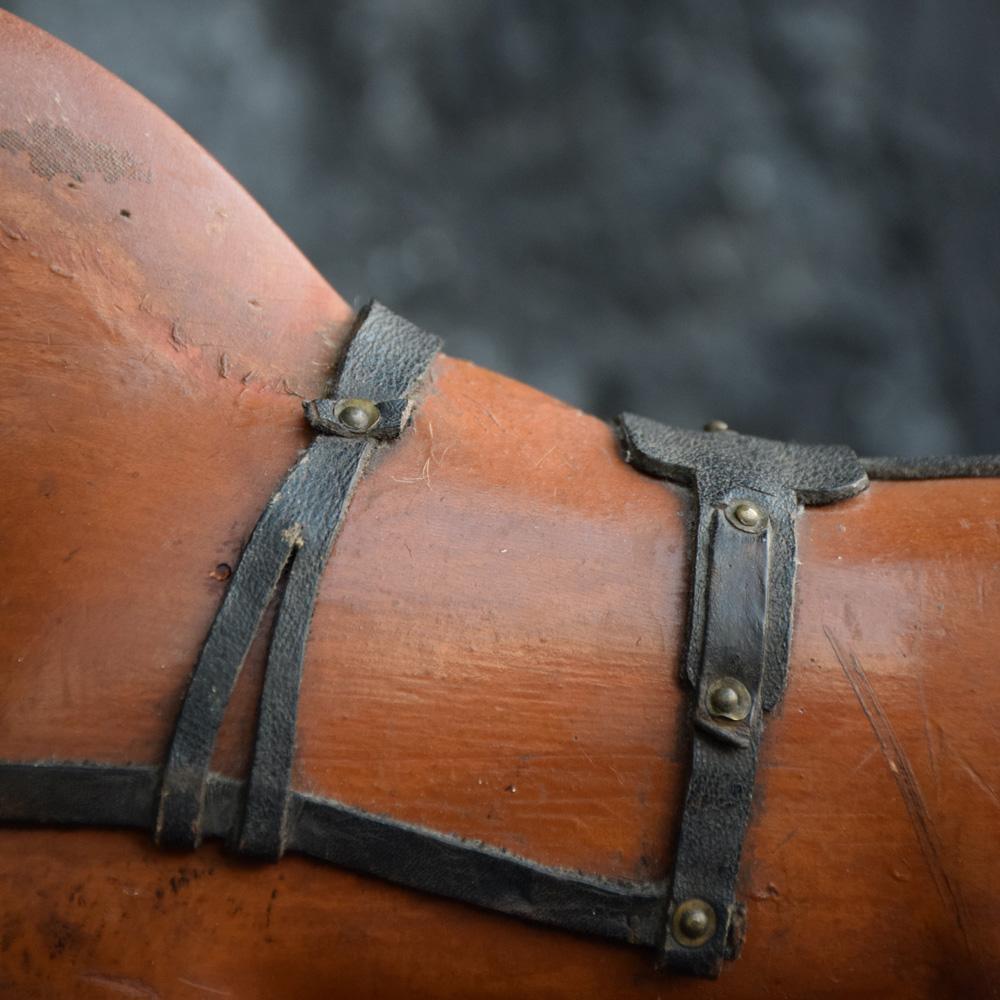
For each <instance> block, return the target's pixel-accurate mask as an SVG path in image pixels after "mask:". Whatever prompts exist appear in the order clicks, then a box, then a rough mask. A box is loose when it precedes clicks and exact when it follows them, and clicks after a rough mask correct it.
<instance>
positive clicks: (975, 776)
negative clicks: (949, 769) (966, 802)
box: [948, 745, 1000, 809]
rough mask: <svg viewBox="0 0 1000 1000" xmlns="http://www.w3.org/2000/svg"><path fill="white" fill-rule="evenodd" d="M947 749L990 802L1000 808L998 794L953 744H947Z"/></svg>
mask: <svg viewBox="0 0 1000 1000" xmlns="http://www.w3.org/2000/svg"><path fill="white" fill-rule="evenodd" d="M948 750H949V751H950V752H951V753H953V754H954V755H955V756H956V757H957V758H958V762H959V764H961V765H962V770H963V771H965V773H966V774H967V775H968V776H969V777H970V778H971V779H972V782H973V784H975V785H977V786H978V787H979V790H980V791H981V792H983V793H984V794H985V795H986V797H987V798H988V799H989V800H990V802H992V803H993V805H995V806H996V807H997V808H998V809H1000V796H998V795H997V793H996V792H995V791H994V790H993V787H992V786H991V785H990V783H989V782H988V781H987V780H986V779H985V778H984V777H983V776H982V775H981V774H980V773H979V772H978V771H977V770H976V769H975V768H974V767H973V766H972V765H971V764H970V763H969V762H968V761H967V760H966V759H965V757H963V756H962V754H960V753H959V752H958V751H957V750H956V749H955V748H954V747H953V746H950V745H949V747H948Z"/></svg>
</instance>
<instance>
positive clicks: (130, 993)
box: [80, 972, 160, 1000]
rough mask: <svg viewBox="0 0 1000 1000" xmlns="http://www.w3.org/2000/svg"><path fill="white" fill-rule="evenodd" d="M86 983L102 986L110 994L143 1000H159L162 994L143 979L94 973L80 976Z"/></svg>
mask: <svg viewBox="0 0 1000 1000" xmlns="http://www.w3.org/2000/svg"><path fill="white" fill-rule="evenodd" d="M80 979H81V980H82V981H83V982H85V983H90V984H91V985H92V986H100V987H102V988H103V989H106V990H108V991H109V992H110V993H117V994H118V995H119V996H123V997H140V998H142V1000H159V997H160V994H159V993H158V992H157V991H156V990H154V989H153V987H152V986H148V985H147V984H146V983H144V982H143V981H142V980H141V979H127V978H126V977H125V976H102V975H100V974H99V973H96V972H92V973H89V974H87V975H83V976H80Z"/></svg>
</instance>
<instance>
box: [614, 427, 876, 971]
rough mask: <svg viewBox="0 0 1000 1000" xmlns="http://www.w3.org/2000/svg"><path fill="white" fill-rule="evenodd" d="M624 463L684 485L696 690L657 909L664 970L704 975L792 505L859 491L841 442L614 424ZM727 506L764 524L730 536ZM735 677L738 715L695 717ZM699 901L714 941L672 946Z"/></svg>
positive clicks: (727, 902) (720, 951)
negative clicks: (689, 520)
mask: <svg viewBox="0 0 1000 1000" xmlns="http://www.w3.org/2000/svg"><path fill="white" fill-rule="evenodd" d="M619 430H620V434H621V439H622V444H623V447H624V453H625V459H626V461H628V462H629V463H630V464H632V465H634V466H635V467H636V468H639V469H641V470H642V471H644V472H646V473H648V474H650V475H654V476H658V477H660V478H663V479H668V480H671V481H673V482H676V483H680V484H682V485H685V486H688V487H691V488H692V489H693V490H694V492H695V498H696V514H695V525H694V531H693V544H694V553H693V559H692V567H693V568H692V579H691V592H690V611H689V616H688V637H687V650H686V656H685V660H684V668H683V669H684V675H685V677H686V678H687V680H688V681H689V683H690V684H691V685H692V687H693V688H694V689H695V699H694V705H693V708H692V721H693V726H692V756H691V771H690V775H689V778H688V786H687V792H686V797H685V803H684V811H683V815H682V818H681V829H680V834H679V836H678V842H677V853H676V856H675V859H674V871H673V879H672V883H671V891H670V896H669V902H668V904H667V909H666V913H665V919H664V926H665V932H664V936H663V949H662V959H663V961H664V963H665V964H666V965H667V966H668V967H669V968H671V969H673V970H675V971H679V972H685V973H688V974H691V975H698V976H706V977H710V978H714V977H715V976H717V975H718V974H719V972H720V971H721V968H722V964H723V961H724V960H725V959H726V958H732V957H735V956H736V954H738V951H739V946H740V943H741V941H742V935H743V931H744V915H743V914H744V911H743V908H742V906H741V905H740V904H739V903H738V902H737V901H736V898H735V888H736V880H737V877H738V875H739V867H740V855H741V853H742V847H743V840H744V837H745V834H746V829H747V824H748V822H749V819H750V807H751V802H752V798H753V788H754V782H755V775H756V769H757V754H758V749H759V745H760V739H761V735H762V733H763V727H764V712H765V711H770V710H771V709H773V708H774V706H775V705H776V704H777V703H778V701H779V700H780V698H781V695H782V692H783V691H784V687H785V683H786V680H787V673H788V650H789V644H790V641H791V629H792V607H793V599H794V586H795V520H796V517H797V514H798V510H799V504H800V503H809V504H823V503H833V502H835V501H837V500H843V499H846V498H848V497H851V496H854V495H855V494H857V493H859V492H860V491H861V490H863V489H865V488H866V486H867V485H868V477H867V475H866V474H865V470H864V468H863V467H862V466H861V463H860V462H859V460H858V458H857V456H856V455H855V454H854V452H853V451H852V450H851V449H850V448H847V447H842V446H815V447H814V446H804V445H796V444H786V443H783V442H778V441H769V440H766V439H764V438H756V437H749V436H746V435H743V434H737V433H735V432H733V431H728V430H725V431H685V430H678V429H676V428H672V427H665V426H663V425H662V424H658V423H656V422H655V421H652V420H647V419H644V418H642V417H636V416H633V415H631V414H624V415H623V416H621V417H620V418H619ZM739 501H748V502H750V503H752V504H754V505H755V506H756V507H757V508H758V509H759V510H760V511H762V512H763V513H764V514H765V516H766V523H765V524H764V526H763V527H762V528H761V530H759V531H756V532H751V531H743V530H741V529H740V528H738V527H736V526H734V525H733V524H732V523H731V521H730V519H729V518H727V516H726V514H725V510H726V508H727V507H731V506H732V505H734V504H736V503H737V502H739ZM724 678H734V679H735V680H737V681H739V682H740V683H742V684H743V685H744V686H745V688H746V690H747V692H748V693H749V697H750V702H751V709H750V712H749V714H748V715H747V717H746V718H745V719H743V720H740V721H738V722H733V721H731V720H728V719H725V718H722V719H720V718H718V717H716V716H714V715H713V714H712V713H711V712H710V711H709V707H708V700H707V699H708V692H709V690H710V688H711V686H712V684H713V682H717V681H721V680H722V679H724ZM691 899H696V900H702V901H704V902H705V903H708V904H709V906H710V907H711V909H712V912H713V914H714V917H715V929H714V932H713V933H712V934H711V936H710V937H708V939H707V940H705V941H703V942H700V943H699V944H697V945H696V946H692V945H691V944H690V943H685V942H684V941H682V940H680V939H678V937H677V936H676V935H675V934H674V931H673V929H672V923H673V919H672V918H673V915H674V913H675V912H676V910H677V907H678V906H679V905H680V904H681V903H682V902H684V901H685V900H691Z"/></svg>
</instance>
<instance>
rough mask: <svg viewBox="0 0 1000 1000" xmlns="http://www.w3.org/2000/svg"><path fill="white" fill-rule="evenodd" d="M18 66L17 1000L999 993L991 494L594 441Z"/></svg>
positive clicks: (128, 110) (94, 93) (997, 585)
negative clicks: (352, 305) (352, 290)
mask: <svg viewBox="0 0 1000 1000" xmlns="http://www.w3.org/2000/svg"><path fill="white" fill-rule="evenodd" d="M0 55H2V58H0V79H2V90H0V95H2V96H0V114H2V120H0V146H2V149H0V176H2V189H0V190H2V195H0V274H2V281H0V354H2V375H0V379H2V386H3V395H2V404H0V405H2V407H3V437H2V441H3V480H2V503H0V538H2V551H3V559H4V563H3V588H2V601H0V623H2V624H0V642H2V644H3V652H4V671H3V674H2V681H0V995H3V996H9V997H33V996H37V997H53V996H59V997H63V996H66V997H69V996H72V997H107V996H134V997H147V996H149V997H153V996H162V997H175V996H176V997H187V996H197V995H213V996H233V997H265V996H267V997H278V996H281V997H285V996H289V997H297V998H306V997H329V996H352V997H353V996H383V997H384V996H414V997H419V996H427V997H431V996H434V997H444V996H453V997H468V996H484V997H486V996H495V997H503V996H539V997H541V996H544V997H573V998H579V997H585V996H594V997H632V996H635V997H655V996H664V995H671V996H674V995H685V996H688V995H699V996H712V995H725V996H727V997H755V996H761V995H765V994H767V995H771V994H774V995H782V996H796V997H803V996H819V995H826V996H832V995H836V996H890V995H891V996H908V997H926V996H935V997H942V996H963V997H965V996H988V995H995V991H996V990H997V983H998V982H1000V865H998V864H997V863H996V857H995V853H996V850H995V842H996V838H997V833H998V831H1000V797H998V796H1000V754H998V753H997V747H998V739H997V735H998V724H997V713H996V711H995V710H994V708H993V706H994V704H995V703H996V702H997V701H998V698H1000V672H998V669H997V626H996V622H997V620H998V616H1000V573H998V568H1000V514H998V511H1000V479H998V478H996V477H997V476H998V474H1000V460H998V459H997V458H990V457H986V458H973V459H941V460H928V461H917V462H911V461H896V460H889V459H859V458H858V457H857V456H856V455H855V454H854V453H853V452H852V451H851V450H850V449H849V448H846V447H839V446H838V447H807V446H799V445H785V444H779V443H776V442H772V441H765V440H761V439H759V438H754V437H750V436H746V435H742V434H738V433H735V432H733V431H730V430H728V429H726V428H724V427H722V426H721V425H714V427H713V429H711V430H707V431H680V430H675V429H671V428H667V427H663V426H661V425H659V424H656V423H653V422H651V421H648V420H644V419H641V418H639V417H634V416H630V415H625V416H623V417H622V418H621V419H620V421H619V422H618V423H617V425H616V426H615V427H609V426H607V425H605V424H604V423H602V422H600V421H598V420H595V419H593V418H591V417H588V416H586V415H584V414H582V413H579V412H577V411H575V410H573V409H571V408H569V407H566V406H564V405H562V404H560V403H558V402H556V401H555V400H552V399H549V398H547V397H546V396H544V395H542V394H540V393H538V392H535V391H533V390H531V389H529V388H526V387H525V386H522V385H519V384H517V383H514V382H511V381H509V380H507V379H504V378H501V377H499V376H497V375H493V374H491V373H489V372H486V371H483V370H481V369H479V368H476V367H475V366H473V365H470V364H467V363H464V362H461V361H456V360H453V359H451V358H448V357H446V356H445V355H444V354H442V353H440V350H439V348H440V344H439V341H438V340H437V338H436V337H435V336H432V335H430V334H427V333H424V332H422V331H421V330H419V329H418V328H417V327H415V326H414V325H412V324H411V323H408V322H407V321H405V320H403V319H401V318H399V317H398V316H396V315H395V314H394V313H392V312H391V311H390V310H389V309H388V308H386V307H384V306H382V305H379V304H373V305H371V306H370V307H366V308H365V309H363V310H361V312H360V313H358V314H357V315H355V314H354V312H353V311H352V310H351V309H349V308H348V307H347V306H346V305H345V303H344V302H343V301H342V300H341V299H340V298H339V297H338V296H337V294H336V293H335V292H334V291H333V290H332V289H331V288H330V287H329V286H328V285H327V284H326V283H325V282H324V281H323V280H322V278H321V277H320V276H319V275H318V274H317V273H316V271H315V270H313V268H312V267H310V265H309V264H308V263H307V262H306V261H305V260H304V259H303V258H302V256H301V255H300V254H299V253H298V251H297V250H296V249H295V248H294V247H293V246H292V245H291V244H290V243H289V241H288V240H287V239H286V238H285V236H283V235H282V233H281V232H280V231H279V230H278V229H277V228H276V227H275V226H274V224H273V223H272V222H271V221H270V220H269V219H268V218H267V217H266V216H265V215H264V213H263V212H262V211H261V210H260V208H258V207H257V206H256V205H255V204H254V202H253V201H252V200H251V199H250V198H249V196H248V195H247V194H246V193H245V192H244V191H243V190H242V189H241V188H240V187H239V186H238V185H237V184H236V183H234V182H233V180H232V179H231V178H229V177H228V176H227V175H226V174H225V173H224V171H223V170H222V169H221V168H220V167H219V166H218V165H217V164H216V163H214V162H213V161H212V160H211V158H209V157H208V156H207V155H206V154H205V153H204V152H203V151H202V150H201V149H199V148H198V147H197V146H196V145H195V144H194V143H193V142H192V140H191V139H190V138H188V137H187V136H186V135H184V134H183V133H182V132H181V131H180V130H179V129H178V128H177V127H176V126H175V125H174V124H172V123H171V122H170V121H168V120H167V119H166V118H165V117H164V116H163V115H162V114H161V113H160V112H158V111H157V110H156V109H155V108H153V107H152V106H150V105H149V104H148V103H147V102H146V101H144V100H143V99H142V98H141V97H139V96H138V95H136V94H135V93H133V92H132V91H131V90H129V89H128V88H127V87H126V86H125V85H124V84H122V83H121V82H120V81H118V80H116V79H114V78H112V77H111V76H109V75H108V74H107V73H106V72H104V71H103V70H101V69H100V68H98V67H97V66H95V65H93V64H92V63H90V62H89V61H88V60H87V59H85V58H83V57H82V56H80V55H79V54H77V53H75V52H73V51H71V50H69V49H67V48H66V47H65V46H63V45H61V44H60V43H59V42H56V41H54V40H53V39H51V38H49V37H47V36H46V35H44V34H42V33H41V32H39V31H37V30H35V29H33V28H31V27H29V26H27V25H25V24H23V23H22V22H20V21H18V20H16V19H15V18H13V17H11V16H9V15H0ZM437 332H439V333H444V334H446V333H447V331H437ZM303 404H305V405H303ZM723 966H725V968H723ZM720 971H721V972H722V975H721V978H719V979H718V980H716V981H713V979H714V978H715V977H716V976H718V975H719V973H720ZM991 991H994V993H993V994H991Z"/></svg>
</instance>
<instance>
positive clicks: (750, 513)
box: [726, 500, 767, 533]
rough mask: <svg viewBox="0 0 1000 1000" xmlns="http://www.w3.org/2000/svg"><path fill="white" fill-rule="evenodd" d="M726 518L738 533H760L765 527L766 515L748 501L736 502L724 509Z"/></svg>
mask: <svg viewBox="0 0 1000 1000" xmlns="http://www.w3.org/2000/svg"><path fill="white" fill-rule="evenodd" d="M726 518H727V519H728V520H729V523H730V524H732V525H733V526H734V527H736V528H739V529H740V531H749V532H754V533H756V532H760V531H763V530H764V528H766V527H767V514H766V513H765V512H764V511H763V510H761V508H760V507H758V506H757V504H755V503H751V502H750V501H749V500H737V501H735V502H734V503H731V504H730V505H729V506H728V507H727V508H726Z"/></svg>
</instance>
